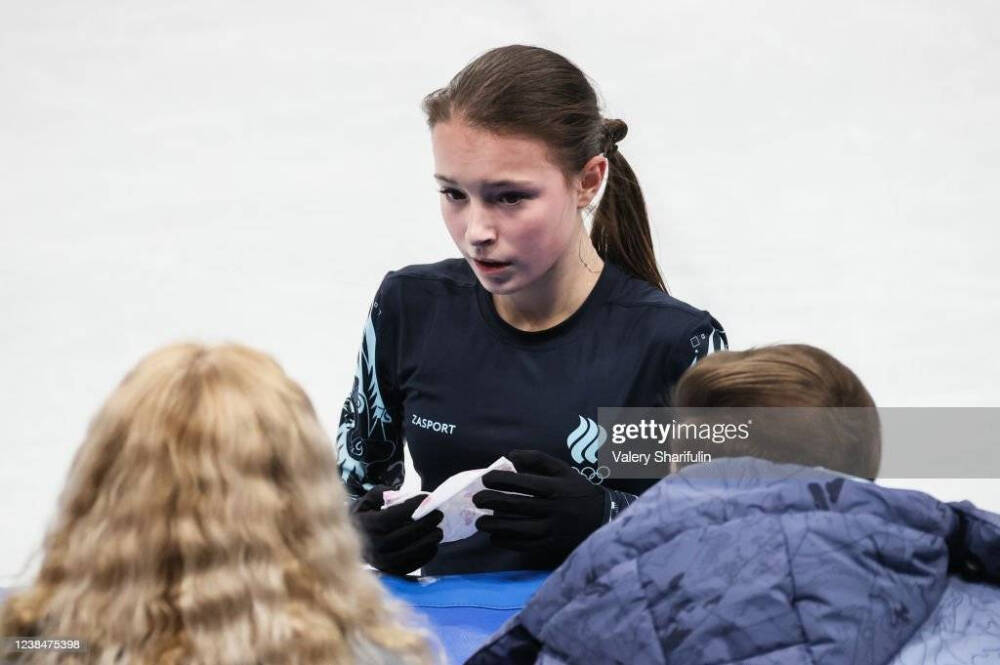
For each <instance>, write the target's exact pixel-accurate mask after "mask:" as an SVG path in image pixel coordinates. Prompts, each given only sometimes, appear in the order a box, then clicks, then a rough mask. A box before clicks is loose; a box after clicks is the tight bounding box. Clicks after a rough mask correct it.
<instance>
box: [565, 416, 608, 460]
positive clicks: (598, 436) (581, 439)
mask: <svg viewBox="0 0 1000 665" xmlns="http://www.w3.org/2000/svg"><path fill="white" fill-rule="evenodd" d="M579 418H580V424H579V425H578V426H577V428H576V429H575V430H573V431H572V432H570V434H569V436H567V437H566V445H567V446H568V447H569V456H570V457H572V458H573V461H574V462H576V463H577V464H583V463H584V461H587V462H589V463H591V464H597V451H598V450H600V449H601V446H603V445H604V442H605V441H607V439H608V432H607V430H605V429H604V428H603V427H601V426H600V425H598V424H597V423H595V422H594V421H593V420H591V419H590V418H584V417H583V416H579Z"/></svg>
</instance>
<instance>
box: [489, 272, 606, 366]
mask: <svg viewBox="0 0 1000 665" xmlns="http://www.w3.org/2000/svg"><path fill="white" fill-rule="evenodd" d="M616 274H620V270H619V269H618V267H617V266H616V265H615V264H613V263H612V262H611V261H608V260H606V259H605V261H604V267H603V268H601V274H600V275H599V276H598V278H597V282H595V283H594V286H593V288H591V289H590V293H588V294H587V297H586V298H584V300H583V302H582V303H581V304H580V306H579V307H577V308H576V311H575V312H573V313H572V314H570V315H569V317H567V318H566V320H564V321H561V322H559V323H557V324H556V325H554V326H552V327H551V328H545V329H544V330H534V331H527V330H521V329H520V328H516V327H514V326H512V325H511V324H509V323H507V322H506V321H504V320H503V317H501V316H500V314H499V312H497V310H496V307H495V306H494V304H493V296H492V294H491V293H490V292H489V291H487V290H486V289H485V288H483V285H482V284H481V283H480V282H479V279H478V278H475V279H476V283H475V289H476V300H477V302H478V304H479V311H480V313H481V314H482V316H483V319H484V320H485V321H486V323H487V324H488V325H489V326H490V328H492V329H493V330H494V332H496V333H497V334H499V335H500V336H501V337H502V338H503V339H505V340H506V341H508V342H511V343H513V344H516V345H518V346H530V347H539V346H548V345H550V344H555V343H557V342H558V341H560V340H564V339H566V338H567V337H568V336H569V335H570V334H571V333H572V332H573V331H575V330H577V329H578V328H580V322H581V321H583V320H584V318H585V317H586V316H587V315H588V314H589V313H590V312H591V311H592V310H594V309H595V307H597V306H598V305H599V304H600V303H602V302H604V301H605V300H607V296H608V295H609V293H610V292H611V287H612V286H613V284H614V277H615V275H616Z"/></svg>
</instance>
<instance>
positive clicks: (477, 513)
mask: <svg viewBox="0 0 1000 665" xmlns="http://www.w3.org/2000/svg"><path fill="white" fill-rule="evenodd" d="M494 470H500V471H515V469H514V465H513V464H512V463H511V461H510V460H509V459H507V458H506V457H499V458H497V460H496V461H495V462H493V464H490V465H489V466H488V467H486V468H485V469H471V470H469V471H462V472H460V473H456V474H455V475H454V476H451V477H450V478H448V479H447V480H445V481H444V482H443V483H441V484H440V485H438V487H437V489H435V490H434V491H433V492H431V493H429V494H428V493H427V492H405V493H404V492H396V491H393V490H387V491H385V492H383V494H382V501H383V505H382V510H385V509H386V508H388V507H390V506H394V505H396V504H397V503H401V502H403V501H406V500H407V499H409V498H411V497H414V496H417V495H418V494H424V495H426V496H425V498H424V500H423V501H422V502H421V504H420V505H419V506H417V509H416V510H415V511H413V519H415V520H418V519H420V518H421V517H423V516H424V515H426V514H428V513H430V512H431V511H433V510H440V511H441V512H442V513H443V514H444V517H443V518H442V519H441V523H440V524H439V525H438V527H439V528H440V529H441V530H442V531H443V532H444V537H443V538H442V539H441V542H443V543H449V542H451V541H453V540H462V539H463V538H468V537H469V536H471V535H472V534H474V533H475V532H476V520H477V519H479V518H480V517H482V516H483V515H492V514H493V511H492V510H489V509H487V508H477V507H476V505H475V504H474V503H472V495H474V494H475V493H476V492H479V491H480V490H482V489H484V487H483V481H482V478H483V476H484V475H485V474H486V473H488V472H490V471H494Z"/></svg>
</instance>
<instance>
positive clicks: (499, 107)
mask: <svg viewBox="0 0 1000 665" xmlns="http://www.w3.org/2000/svg"><path fill="white" fill-rule="evenodd" d="M423 108H424V110H425V112H426V114H427V121H428V125H429V127H430V130H431V142H432V145H433V152H434V161H435V174H434V177H435V179H436V180H437V183H438V184H439V186H440V192H441V212H442V215H443V217H444V221H445V225H446V226H447V228H448V232H449V233H450V234H451V237H452V239H453V240H454V242H455V245H456V246H457V248H458V250H459V251H460V253H461V255H462V258H460V259H447V260H444V261H441V262H438V263H434V264H430V265H414V266H408V267H405V268H402V269H400V270H397V271H393V272H390V273H389V274H388V275H386V277H385V279H384V280H383V282H382V284H381V286H380V287H379V289H378V293H377V294H376V296H375V299H374V303H373V304H372V308H371V312H370V315H369V318H368V321H367V324H366V326H365V331H364V336H363V340H362V346H361V351H360V353H359V356H358V367H357V372H356V374H355V378H354V386H353V389H352V392H351V394H350V396H349V397H348V399H347V400H346V402H345V404H344V408H343V411H342V414H341V420H340V427H339V430H338V436H337V442H338V452H339V455H338V458H339V463H340V469H341V475H342V477H343V479H344V481H345V482H346V484H347V488H348V491H349V493H350V494H351V495H352V496H354V497H356V498H357V499H358V501H357V502H356V503H355V506H354V510H355V513H356V517H357V521H358V524H359V525H360V526H361V528H362V529H363V531H364V532H365V533H366V535H367V536H368V545H369V547H368V548H367V557H368V560H369V562H370V563H372V564H373V565H374V566H376V567H377V568H380V569H382V570H385V571H389V572H397V573H405V572H408V571H412V570H413V569H415V568H417V567H421V566H422V567H423V570H424V572H429V573H443V572H471V571H487V570H501V569H518V568H549V567H554V566H555V565H558V563H559V562H561V561H562V559H563V558H565V556H566V555H567V554H568V553H569V552H570V551H571V550H572V549H573V548H574V547H575V546H576V545H577V544H578V543H579V542H580V541H582V540H583V539H584V538H586V536H587V535H588V534H589V533H590V532H592V531H593V530H594V529H596V528H597V527H598V526H600V525H601V524H603V523H605V522H607V521H608V520H610V519H612V518H613V517H614V516H615V515H616V514H617V512H618V511H619V510H621V509H622V508H623V507H625V506H627V505H628V503H629V502H630V501H631V500H632V499H634V497H635V495H636V494H638V493H639V492H641V491H642V490H643V489H645V488H646V487H647V486H648V485H649V484H651V483H645V484H644V483H641V482H636V481H631V482H629V481H622V482H615V481H613V480H612V481H609V482H607V483H605V482H604V480H605V479H606V478H607V476H608V469H607V468H606V467H600V466H599V465H598V464H597V457H596V453H597V450H598V449H599V448H600V446H601V445H602V444H603V442H604V440H605V436H606V433H605V432H604V431H603V430H602V429H601V428H600V427H598V425H597V423H596V419H597V409H598V407H601V406H657V405H662V403H663V396H664V395H666V394H668V393H669V389H670V388H671V387H672V386H673V384H674V382H675V381H676V380H677V378H678V377H679V376H680V374H681V373H682V372H683V371H684V370H685V369H686V368H687V367H689V366H690V365H691V364H692V363H694V362H695V361H696V360H697V359H698V358H699V357H702V356H704V355H705V354H707V353H709V352H710V351H712V350H715V349H720V348H725V347H726V337H725V334H724V332H723V331H722V327H721V326H720V325H719V323H718V322H717V321H716V320H715V319H714V318H713V317H712V316H711V315H710V314H709V313H708V312H706V311H703V310H699V309H696V308H694V307H691V306H690V305H688V304H686V303H684V302H681V301H679V300H676V299H674V298H672V297H671V296H669V295H668V294H667V291H666V288H665V286H664V282H663V278H662V277H661V275H660V271H659V269H658V267H657V264H656V259H655V257H654V254H653V246H652V241H651V236H650V230H649V222H648V220H647V216H646V209H645V203H644V200H643V196H642V191H641V190H640V188H639V183H638V181H637V180H636V177H635V174H634V173H633V172H632V169H631V168H630V167H629V164H628V162H627V161H626V160H625V157H624V156H623V155H622V154H621V152H620V151H619V150H618V145H617V144H618V142H619V141H621V140H622V139H623V138H624V137H625V134H626V132H627V126H626V124H625V123H624V122H623V121H622V120H618V119H610V120H609V119H605V118H603V117H602V116H601V113H600V111H599V108H598V103H597V98H596V95H595V93H594V90H593V88H592V87H591V85H590V83H589V82H588V80H587V78H586V76H585V75H584V74H583V73H582V72H581V71H580V70H579V69H578V68H577V67H576V66H575V65H573V64H572V63H571V62H569V61H568V60H566V59H565V58H564V57H562V56H560V55H557V54H556V53H553V52H551V51H547V50H545V49H542V48H536V47H529V46H517V45H515V46H507V47H503V48H497V49H493V50H491V51H489V52H487V53H485V54H483V55H482V56H480V57H479V58H477V59H476V60H474V61H473V62H471V63H470V64H469V65H468V66H466V67H465V68H464V69H463V70H462V71H461V72H459V73H458V74H457V75H456V76H455V77H454V78H453V79H452V80H451V82H450V83H449V85H448V86H447V87H446V88H443V89H440V90H437V91H435V92H433V93H432V94H430V95H428V96H427V97H426V98H425V100H424V105H423ZM605 179H606V186H605V187H604V191H603V196H602V197H601V199H600V205H599V206H598V207H597V209H596V213H595V215H594V218H593V226H592V230H591V232H590V234H589V236H588V234H587V232H586V229H585V226H584V220H583V211H584V210H585V209H588V208H593V207H594V201H595V199H596V197H597V196H598V194H599V193H600V191H601V186H602V183H604V182H605ZM404 440H406V441H407V442H409V446H410V451H411V454H412V457H413V462H414V466H415V468H416V470H417V472H418V473H419V475H420V478H421V481H422V484H423V487H424V488H425V489H429V490H432V489H434V488H435V487H436V486H437V485H438V484H440V483H441V481H443V480H444V479H446V478H447V477H448V476H450V475H452V474H454V473H457V472H459V471H462V470H465V469H471V468H481V467H484V466H487V465H489V464H490V463H491V462H493V461H494V460H495V459H496V458H497V457H498V456H500V455H507V456H508V457H509V458H510V459H511V461H513V462H514V465H515V467H516V468H517V470H518V473H516V474H515V473H513V472H499V471H498V472H491V474H489V475H488V476H487V477H486V479H485V481H486V483H485V484H486V486H487V487H489V488H491V490H490V491H485V492H481V493H480V494H479V495H477V498H476V502H477V504H478V505H480V506H481V507H485V508H491V509H493V510H494V511H495V512H494V515H493V516H492V517H484V518H481V519H480V521H479V522H478V523H477V525H478V527H479V530H480V531H479V533H477V535H475V536H473V537H471V538H468V539H466V540H462V541H457V542H454V543H447V544H443V545H441V546H440V547H439V546H438V544H439V541H440V539H441V531H440V529H437V528H436V527H435V524H436V523H437V521H439V520H440V513H431V514H430V515H428V516H426V517H425V518H423V519H421V520H417V521H413V520H411V519H410V515H411V514H412V512H413V510H414V508H415V506H416V505H417V502H419V499H414V500H411V501H410V502H407V503H403V504H401V505H398V506H394V507H392V508H389V509H386V510H379V507H380V506H381V505H382V491H383V490H384V489H385V488H386V487H393V488H395V487H398V486H399V485H400V484H401V483H402V480H403V442H404ZM515 450H517V451H518V452H512V451H515ZM521 450H524V452H521ZM495 490H509V491H516V492H520V493H522V494H526V495H528V496H527V497H522V498H520V499H519V500H517V501H513V500H512V499H511V498H510V497H509V495H505V494H502V493H500V492H497V491H495Z"/></svg>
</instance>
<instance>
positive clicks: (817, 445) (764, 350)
mask: <svg viewBox="0 0 1000 665" xmlns="http://www.w3.org/2000/svg"><path fill="white" fill-rule="evenodd" d="M671 404H672V405H673V406H675V407H678V408H680V409H684V408H685V407H695V408H699V407H735V408H737V409H739V408H754V409H758V408H762V409H764V410H763V411H759V412H758V413H760V414H766V413H767V410H768V409H771V408H775V409H777V408H780V409H781V410H780V411H775V412H773V416H770V417H762V418H758V422H757V423H755V424H754V427H753V436H752V437H750V438H748V439H746V440H745V441H741V440H740V439H734V440H733V441H732V442H729V443H727V445H726V447H725V448H724V449H723V453H724V456H726V457H735V456H740V455H747V456H751V457H760V458H763V459H768V460H771V461H774V462H787V463H793V464H803V465H808V466H823V467H826V468H827V469H831V470H834V471H841V472H843V473H848V474H851V475H854V476H858V477H861V478H867V479H869V480H873V479H874V478H875V477H876V476H877V475H878V467H879V461H880V459H881V451H882V439H881V428H880V425H879V418H878V413H877V412H876V411H875V408H874V407H875V401H874V400H873V399H872V396H871V394H869V392H868V390H867V389H866V388H865V386H864V384H863V383H862V382H861V379H859V378H858V377H857V375H856V374H855V373H854V372H852V371H851V370H850V368H848V367H847V366H846V365H844V364H843V363H842V362H840V361H839V360H837V359H836V358H834V357H833V356H832V355H830V354H829V353H827V352H826V351H824V350H822V349H819V348H817V347H815V346H810V345H808V344H775V345H771V346H764V347H759V348H752V349H748V350H745V351H722V352H719V353H715V354H712V355H711V356H709V357H707V358H705V359H703V360H702V361H700V362H699V363H698V364H696V365H695V366H693V367H692V368H691V369H689V370H688V371H687V372H685V373H684V375H683V376H681V378H680V380H679V381H678V382H677V384H676V385H675V386H674V389H673V391H672V397H671Z"/></svg>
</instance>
